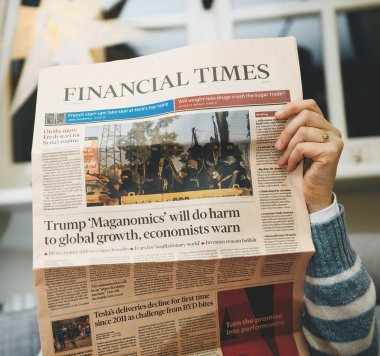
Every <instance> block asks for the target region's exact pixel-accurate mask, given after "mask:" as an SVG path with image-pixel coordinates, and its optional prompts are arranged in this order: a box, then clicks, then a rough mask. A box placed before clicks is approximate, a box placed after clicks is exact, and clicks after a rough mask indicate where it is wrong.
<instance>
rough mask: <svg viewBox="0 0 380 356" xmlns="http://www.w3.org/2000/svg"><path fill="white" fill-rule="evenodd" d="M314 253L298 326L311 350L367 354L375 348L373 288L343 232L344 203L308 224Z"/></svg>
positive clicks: (313, 353) (377, 347)
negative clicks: (323, 219)
mask: <svg viewBox="0 0 380 356" xmlns="http://www.w3.org/2000/svg"><path fill="white" fill-rule="evenodd" d="M312 237H313V242H314V246H315V250H316V252H315V255H314V256H313V257H312V258H311V260H310V263H309V267H308V270H307V275H306V281H305V309H304V313H303V332H304V335H305V337H306V340H307V341H308V344H309V347H310V352H311V354H312V355H345V356H349V355H363V356H364V355H368V356H376V355H378V352H379V337H378V329H377V325H376V319H375V303H376V292H375V287H374V284H373V281H372V279H371V277H370V276H369V275H368V273H367V271H366V270H365V268H364V266H363V264H362V262H361V260H360V258H359V257H358V256H357V255H356V253H355V252H354V251H353V250H352V247H351V245H350V243H349V241H348V238H347V234H346V226H345V218H344V211H343V208H342V207H340V213H339V214H338V215H337V216H336V217H334V218H333V219H331V220H330V221H328V222H326V223H323V224H314V225H312Z"/></svg>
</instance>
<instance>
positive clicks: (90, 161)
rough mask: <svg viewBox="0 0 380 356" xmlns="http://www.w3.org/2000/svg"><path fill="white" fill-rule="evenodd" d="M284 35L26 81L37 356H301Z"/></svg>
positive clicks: (301, 264)
mask: <svg viewBox="0 0 380 356" xmlns="http://www.w3.org/2000/svg"><path fill="white" fill-rule="evenodd" d="M301 98H302V88H301V77H300V70H299V63H298V54H297V45H296V41H295V38H293V37H287V38H276V39H256V40H234V41H225V42H219V43H212V44H207V45H206V44H205V45H197V46H190V47H184V48H179V49H176V50H171V51H168V52H162V53H157V54H154V55H149V56H145V57H139V58H134V59H130V60H122V61H115V62H109V63H99V64H91V65H72V66H56V67H51V68H46V69H43V70H41V71H40V77H39V86H38V98H37V108H36V120H35V129H34V138H33V150H32V159H33V161H32V162H33V163H32V170H33V269H34V275H35V286H36V294H37V303H38V317H39V327H40V335H41V345H42V351H43V354H44V355H55V354H59V355H62V356H63V355H78V356H79V355H80V356H87V355H99V356H101V355H110V354H112V355H136V356H137V355H141V356H148V355H197V356H199V355H203V356H206V355H240V354H245V355H254V354H263V355H264V354H265V355H287V356H288V355H307V354H308V351H307V345H306V342H305V340H304V337H303V334H302V328H301V314H302V308H303V281H304V278H305V273H306V266H307V264H308V261H309V259H310V257H311V256H312V254H313V251H314V248H313V245H312V241H311V234H310V223H309V216H308V212H307V209H306V204H305V201H304V198H303V193H302V174H303V171H302V165H300V166H299V167H298V168H297V169H296V170H295V171H294V172H292V173H288V172H286V171H285V170H284V169H282V168H280V167H279V166H278V165H277V161H278V159H279V157H280V153H279V152H278V151H277V150H276V149H275V148H274V144H275V142H276V141H277V139H278V136H279V134H280V132H281V131H282V130H283V128H284V127H285V125H286V122H285V121H279V120H276V118H275V112H276V111H277V110H279V108H281V107H282V106H283V105H284V104H286V103H287V102H290V101H292V100H297V99H301Z"/></svg>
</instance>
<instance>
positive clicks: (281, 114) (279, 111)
mask: <svg viewBox="0 0 380 356" xmlns="http://www.w3.org/2000/svg"><path fill="white" fill-rule="evenodd" d="M284 114H285V110H283V109H280V110H278V111H277V112H276V114H275V115H276V116H277V117H282V116H284Z"/></svg>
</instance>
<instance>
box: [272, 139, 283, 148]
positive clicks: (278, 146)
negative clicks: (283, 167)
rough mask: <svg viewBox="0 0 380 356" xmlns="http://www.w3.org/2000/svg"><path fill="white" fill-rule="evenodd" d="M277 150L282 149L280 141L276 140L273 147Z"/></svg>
mask: <svg viewBox="0 0 380 356" xmlns="http://www.w3.org/2000/svg"><path fill="white" fill-rule="evenodd" d="M274 147H276V148H277V149H278V150H281V147H282V141H281V140H280V139H278V140H277V142H276V144H275V145H274Z"/></svg>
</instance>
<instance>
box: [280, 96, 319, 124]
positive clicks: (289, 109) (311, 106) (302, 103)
mask: <svg viewBox="0 0 380 356" xmlns="http://www.w3.org/2000/svg"><path fill="white" fill-rule="evenodd" d="M305 109H306V110H310V111H314V112H315V113H317V114H320V115H322V116H323V113H322V111H321V109H320V108H319V106H318V104H317V103H316V101H315V100H313V99H308V100H296V101H292V102H290V103H288V104H286V105H285V106H283V107H282V108H281V109H280V110H278V111H277V112H276V114H275V117H276V118H277V119H288V118H289V117H291V116H294V115H297V114H299V113H300V112H301V111H302V110H305Z"/></svg>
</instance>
